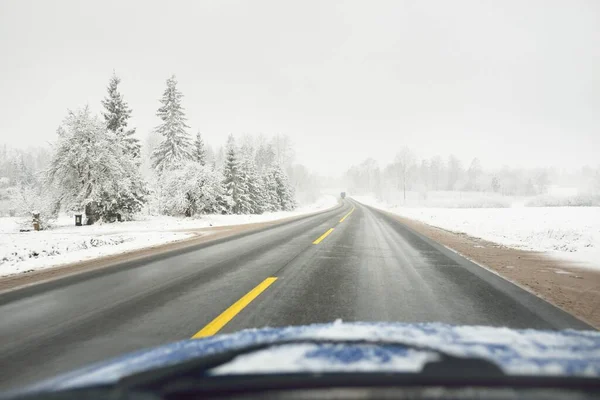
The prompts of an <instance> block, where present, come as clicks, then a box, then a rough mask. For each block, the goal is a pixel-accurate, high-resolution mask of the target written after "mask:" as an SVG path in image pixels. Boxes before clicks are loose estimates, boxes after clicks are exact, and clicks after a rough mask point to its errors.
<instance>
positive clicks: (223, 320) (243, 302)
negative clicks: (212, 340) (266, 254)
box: [192, 277, 277, 339]
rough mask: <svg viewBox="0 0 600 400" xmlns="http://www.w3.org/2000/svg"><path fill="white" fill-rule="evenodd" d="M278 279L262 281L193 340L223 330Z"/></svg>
mask: <svg viewBox="0 0 600 400" xmlns="http://www.w3.org/2000/svg"><path fill="white" fill-rule="evenodd" d="M276 280H277V278H275V277H269V278H267V279H265V280H264V281H262V282H261V283H260V284H259V285H258V286H256V287H255V288H254V289H252V290H251V291H249V292H248V293H246V295H244V297H242V298H241V299H239V300H238V301H236V302H235V303H233V304H232V305H231V306H230V307H229V308H228V309H227V310H225V311H223V312H222V313H221V315H219V316H218V317H217V318H215V319H213V320H212V321H211V322H210V323H209V324H208V325H206V326H205V327H204V328H202V330H201V331H198V332H197V333H196V334H195V335H194V336H192V339H198V338H201V337H206V336H212V335H214V334H215V333H217V332H219V331H220V330H221V328H223V327H224V326H225V325H227V323H228V322H229V321H231V320H232V319H233V317H235V316H236V315H237V314H239V312H240V311H242V310H243V309H244V308H246V306H247V305H248V304H250V303H251V302H252V300H254V299H255V298H257V297H258V295H260V294H261V293H262V292H264V291H265V290H266V289H267V288H268V287H269V286H271V285H272V284H273V282H275V281H276Z"/></svg>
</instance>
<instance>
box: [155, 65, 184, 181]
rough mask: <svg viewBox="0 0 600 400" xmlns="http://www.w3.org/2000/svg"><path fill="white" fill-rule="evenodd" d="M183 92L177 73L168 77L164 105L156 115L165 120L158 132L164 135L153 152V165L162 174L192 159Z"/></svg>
mask: <svg viewBox="0 0 600 400" xmlns="http://www.w3.org/2000/svg"><path fill="white" fill-rule="evenodd" d="M182 98H183V94H182V93H181V92H180V91H179V90H178V89H177V80H176V79H175V75H173V76H171V77H170V78H169V79H167V88H166V89H165V92H164V93H163V97H162V99H160V102H161V103H162V106H161V107H160V108H159V109H158V111H157V112H156V115H157V116H158V117H160V119H161V120H162V121H163V122H162V124H160V125H159V126H157V127H156V132H158V133H160V134H161V135H162V136H163V140H162V142H161V143H160V144H159V145H158V146H157V147H156V148H155V149H154V151H153V152H152V167H153V168H154V169H155V170H156V171H157V172H158V173H159V174H161V173H162V172H163V171H164V170H166V169H173V168H177V167H178V166H180V165H182V163H183V162H184V161H186V160H191V159H192V158H193V157H192V151H191V150H192V143H191V140H190V137H189V135H188V133H187V131H186V129H187V128H189V126H188V125H187V124H186V122H185V121H186V117H185V113H184V109H183V106H182V105H181V99H182Z"/></svg>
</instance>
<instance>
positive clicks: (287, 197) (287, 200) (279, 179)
mask: <svg viewBox="0 0 600 400" xmlns="http://www.w3.org/2000/svg"><path fill="white" fill-rule="evenodd" d="M271 175H272V177H273V180H274V182H275V193H276V196H277V200H278V202H279V210H283V211H291V210H293V209H294V208H296V201H295V199H294V190H293V188H292V186H291V185H290V182H289V179H288V177H287V175H286V174H285V172H284V171H283V169H282V168H281V166H280V165H279V164H276V165H275V166H274V167H273V168H272V170H271Z"/></svg>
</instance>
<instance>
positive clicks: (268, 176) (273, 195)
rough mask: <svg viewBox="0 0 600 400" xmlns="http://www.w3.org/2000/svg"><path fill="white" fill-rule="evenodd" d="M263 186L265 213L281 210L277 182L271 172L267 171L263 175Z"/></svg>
mask: <svg viewBox="0 0 600 400" xmlns="http://www.w3.org/2000/svg"><path fill="white" fill-rule="evenodd" d="M262 181H263V184H262V186H263V187H264V188H265V207H264V211H268V212H274V211H279V210H281V201H280V200H279V196H278V194H277V181H276V180H275V176H274V175H273V174H272V173H271V171H265V173H264V174H263V175H262Z"/></svg>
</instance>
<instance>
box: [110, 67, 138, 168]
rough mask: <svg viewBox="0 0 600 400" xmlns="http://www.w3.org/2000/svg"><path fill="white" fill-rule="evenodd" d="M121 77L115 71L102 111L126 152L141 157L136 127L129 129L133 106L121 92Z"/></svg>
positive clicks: (136, 157) (135, 157)
mask: <svg viewBox="0 0 600 400" xmlns="http://www.w3.org/2000/svg"><path fill="white" fill-rule="evenodd" d="M119 83H121V79H120V78H119V77H118V76H117V75H116V74H115V72H114V71H113V75H112V77H111V78H110V82H109V83H108V87H107V88H106V89H107V91H108V95H107V96H106V97H105V98H104V100H102V105H103V106H104V109H105V111H104V112H103V113H102V115H103V116H104V120H105V121H106V126H107V128H108V129H109V130H110V131H112V132H113V133H114V134H115V135H116V136H117V139H119V140H120V141H121V143H122V146H123V149H124V151H125V154H126V155H128V156H130V157H132V158H134V159H139V158H140V153H141V146H140V141H139V140H138V139H137V138H136V137H135V136H134V135H135V128H132V129H127V124H128V122H127V121H128V120H129V118H130V117H131V108H129V106H128V105H127V103H126V102H125V100H124V99H123V95H122V94H121V93H120V92H119V87H118V86H119Z"/></svg>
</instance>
